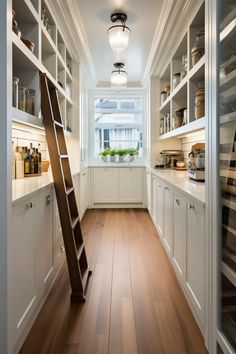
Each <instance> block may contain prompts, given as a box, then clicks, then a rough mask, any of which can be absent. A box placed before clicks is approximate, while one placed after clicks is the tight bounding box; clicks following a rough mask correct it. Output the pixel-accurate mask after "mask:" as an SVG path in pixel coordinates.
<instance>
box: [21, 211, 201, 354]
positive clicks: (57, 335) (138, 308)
mask: <svg viewBox="0 0 236 354" xmlns="http://www.w3.org/2000/svg"><path fill="white" fill-rule="evenodd" d="M82 230H83V235H84V239H85V242H86V249H87V254H88V259H89V263H90V265H91V268H92V270H93V275H92V277H91V279H90V282H89V287H88V291H87V301H86V303H85V304H72V305H70V302H69V295H70V287H69V278H68V272H67V269H66V267H64V268H63V271H62V272H61V274H60V277H59V279H58V281H57V282H56V284H55V286H54V288H53V289H52V291H51V293H50V295H49V298H48V300H47V302H46V304H45V306H44V307H43V309H42V311H41V313H40V315H39V317H38V319H37V321H36V323H35V324H34V326H33V328H32V330H31V332H30V334H29V336H28V338H27V339H26V341H25V343H24V345H23V347H22V349H21V351H20V353H21V354H46V353H51V354H60V353H63V354H159V353H160V354H161V353H165V354H202V353H207V351H206V349H205V347H204V344H203V338H202V336H201V333H200V331H199V329H198V327H197V325H196V322H195V320H194V318H193V315H192V313H191V311H190V309H189V307H188V304H187V302H186V300H185V298H184V295H183V293H182V291H181V289H180V286H179V284H178V282H177V280H176V277H175V274H174V271H173V269H172V267H171V265H170V264H169V261H168V258H167V256H166V254H165V251H164V249H163V246H162V244H161V242H160V240H159V237H158V235H157V233H156V230H155V227H154V225H153V223H152V221H151V219H150V216H149V214H148V212H147V211H145V210H141V209H138V210H135V209H114V210H90V211H88V212H87V213H86V215H85V216H84V218H83V222H82Z"/></svg>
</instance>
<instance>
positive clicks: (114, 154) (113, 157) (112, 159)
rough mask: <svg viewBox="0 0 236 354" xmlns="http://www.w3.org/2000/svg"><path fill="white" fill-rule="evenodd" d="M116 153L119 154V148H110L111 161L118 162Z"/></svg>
mask: <svg viewBox="0 0 236 354" xmlns="http://www.w3.org/2000/svg"><path fill="white" fill-rule="evenodd" d="M116 155H117V150H116V149H111V150H110V161H111V162H116Z"/></svg>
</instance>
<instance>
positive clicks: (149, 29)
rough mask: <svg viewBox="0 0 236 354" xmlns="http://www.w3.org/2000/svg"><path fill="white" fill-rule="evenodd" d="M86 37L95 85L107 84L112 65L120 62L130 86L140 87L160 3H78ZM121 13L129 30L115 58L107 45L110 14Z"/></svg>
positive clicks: (113, 0)
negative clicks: (126, 44) (125, 43)
mask: <svg viewBox="0 0 236 354" xmlns="http://www.w3.org/2000/svg"><path fill="white" fill-rule="evenodd" d="M77 1H78V5H79V10H80V15H81V18H82V21H83V26H84V29H85V34H86V37H87V41H88V45H89V49H90V52H91V56H92V60H93V64H94V67H95V71H96V75H97V80H98V86H99V85H102V83H104V82H110V74H111V71H112V69H113V63H115V62H116V61H117V60H120V59H121V60H122V61H124V63H125V70H126V71H127V72H128V82H129V84H130V83H131V85H132V83H133V84H134V83H137V84H140V82H141V80H142V78H143V75H144V71H145V67H146V64H147V61H148V56H149V53H150V49H151V45H152V41H153V37H154V34H155V31H156V26H157V22H158V20H159V16H160V12H161V8H162V5H163V4H164V3H165V1H163V0H77ZM120 10H122V11H124V12H125V13H126V14H127V16H128V19H127V22H126V24H127V26H128V27H129V28H130V29H131V33H130V42H129V46H128V48H127V49H126V51H125V52H124V54H122V58H116V57H115V54H114V52H113V51H112V49H111V48H110V45H109V42H108V34H107V29H108V28H109V27H110V26H111V25H112V22H111V21H110V15H111V13H112V12H114V11H120Z"/></svg>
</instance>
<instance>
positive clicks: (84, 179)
mask: <svg viewBox="0 0 236 354" xmlns="http://www.w3.org/2000/svg"><path fill="white" fill-rule="evenodd" d="M79 202H80V205H79V215H80V218H82V217H83V215H84V213H85V212H86V210H87V209H88V207H89V174H88V169H87V168H85V169H84V170H83V171H81V173H80V184H79Z"/></svg>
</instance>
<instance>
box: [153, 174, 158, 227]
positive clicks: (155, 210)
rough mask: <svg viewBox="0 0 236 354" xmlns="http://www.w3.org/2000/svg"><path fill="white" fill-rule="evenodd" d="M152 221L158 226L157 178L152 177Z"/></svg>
mask: <svg viewBox="0 0 236 354" xmlns="http://www.w3.org/2000/svg"><path fill="white" fill-rule="evenodd" d="M152 219H153V221H154V224H155V225H156V226H157V177H156V176H155V175H154V174H153V175H152Z"/></svg>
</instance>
